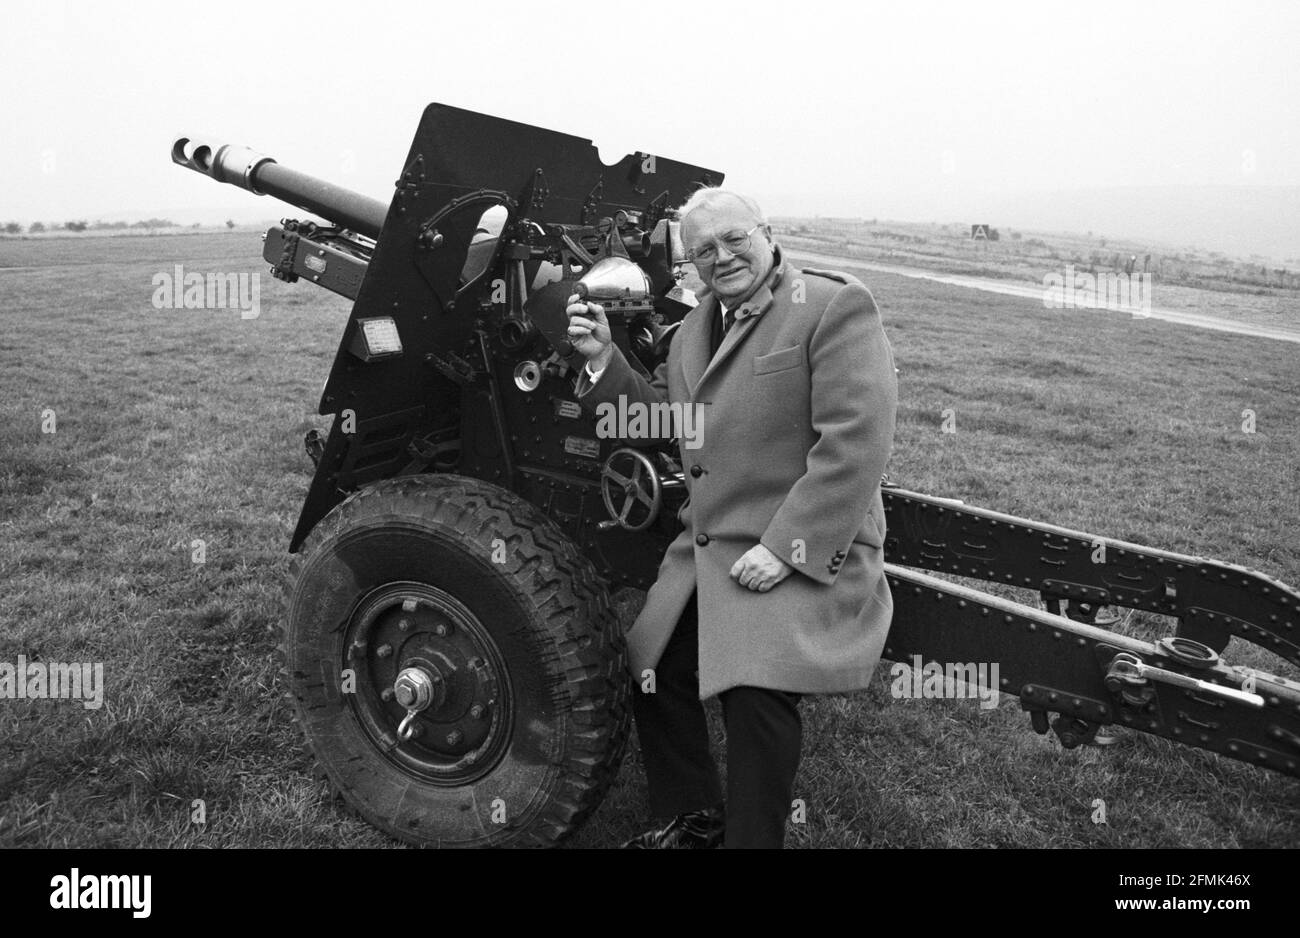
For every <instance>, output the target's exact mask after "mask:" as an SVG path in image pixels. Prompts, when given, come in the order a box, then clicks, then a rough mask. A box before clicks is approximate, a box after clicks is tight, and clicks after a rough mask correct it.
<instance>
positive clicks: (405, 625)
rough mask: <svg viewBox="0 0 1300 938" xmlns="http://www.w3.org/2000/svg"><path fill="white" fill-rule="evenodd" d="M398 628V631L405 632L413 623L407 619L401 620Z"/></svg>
mask: <svg viewBox="0 0 1300 938" xmlns="http://www.w3.org/2000/svg"><path fill="white" fill-rule="evenodd" d="M397 627H398V629H400V630H401V631H403V632H405V631H406V630H407V629H409V628H410V627H411V623H410V622H408V621H407V620H406V619H399V620H398V621H397Z"/></svg>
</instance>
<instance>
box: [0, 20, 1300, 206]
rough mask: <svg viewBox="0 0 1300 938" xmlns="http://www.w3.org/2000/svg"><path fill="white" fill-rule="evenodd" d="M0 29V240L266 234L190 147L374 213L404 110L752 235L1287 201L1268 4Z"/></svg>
mask: <svg viewBox="0 0 1300 938" xmlns="http://www.w3.org/2000/svg"><path fill="white" fill-rule="evenodd" d="M0 10H2V11H3V12H0V16H2V17H3V27H2V31H0V68H2V69H3V70H4V88H5V90H4V93H3V96H0V133H3V135H4V137H3V145H2V146H0V221H4V220H8V219H10V218H13V219H17V220H22V221H24V222H28V221H31V220H34V219H46V220H62V219H65V218H70V217H89V218H91V219H93V218H95V217H96V216H104V215H110V214H114V213H128V214H129V213H132V212H137V211H138V212H153V211H155V210H164V209H165V210H168V211H173V212H175V211H178V210H180V209H182V208H190V207H193V209H194V211H196V212H198V211H199V210H200V209H201V210H202V211H203V212H204V213H205V217H207V216H208V214H209V213H211V212H213V211H216V212H228V213H229V214H231V215H233V216H235V217H238V218H248V217H250V216H252V217H273V216H277V215H279V214H280V208H279V207H278V206H273V205H271V203H270V201H269V200H265V199H263V200H255V199H254V198H253V197H252V196H249V195H247V194H243V193H240V192H238V191H237V190H234V189H231V188H229V187H218V186H217V185H216V184H214V183H211V182H206V181H205V180H203V179H201V178H200V177H198V176H196V175H194V174H192V173H187V172H185V171H183V170H181V169H179V168H177V167H173V166H172V165H171V163H170V160H169V157H168V151H169V146H170V143H171V141H172V139H173V138H174V137H175V136H177V135H178V134H183V133H197V132H208V133H212V134H215V135H218V136H221V137H224V138H227V139H228V140H229V141H230V142H237V143H244V144H247V145H249V146H252V147H254V148H256V149H259V150H262V151H264V152H266V153H268V154H270V155H272V156H275V157H276V158H277V159H279V161H280V162H282V163H285V164H288V165H291V166H295V167H296V168H299V169H302V170H305V171H308V172H312V173H315V174H317V175H320V176H324V177H326V178H328V179H331V180H333V181H336V182H338V183H340V184H343V185H347V186H350V187H352V188H355V189H358V190H360V191H363V192H366V193H368V194H371V195H375V196H378V197H380V198H382V199H384V200H385V201H386V200H387V199H388V197H389V194H390V193H391V187H392V181H393V179H394V178H395V175H396V172H397V170H398V169H399V168H400V163H401V161H402V158H403V157H404V155H405V153H406V149H407V147H408V145H409V143H410V138H411V134H412V132H413V130H414V128H415V124H416V121H417V119H418V117H419V114H420V112H421V110H422V108H423V107H424V105H425V104H427V103H428V102H430V101H440V102H444V103H447V104H452V105H456V106H458V107H464V108H469V109H471V110H476V111H482V112H486V113H489V114H495V115H498V116H501V117H507V118H510V119H513V120H518V121H523V122H526V123H532V124H538V125H541V126H546V127H551V128H554V129H556V130H562V131H565V132H568V133H573V134H577V135H580V136H583V137H590V138H592V139H593V140H594V141H595V142H596V144H597V145H598V146H599V147H600V148H601V151H602V154H603V155H604V157H605V159H606V160H607V161H612V160H613V159H614V158H615V157H617V156H621V155H622V154H623V153H626V152H628V151H630V150H637V149H640V150H644V151H648V152H653V153H657V154H662V155H665V156H669V157H673V158H677V159H681V160H684V161H687V162H693V163H698V164H701V165H704V166H710V167H716V168H719V169H722V170H724V171H725V172H726V173H727V175H728V183H729V184H731V185H734V186H735V187H737V188H740V189H743V190H745V191H748V192H750V193H752V194H753V195H754V196H755V197H757V198H758V199H759V200H760V202H762V203H763V204H764V207H765V208H766V209H767V210H768V211H769V212H770V213H773V214H814V213H820V214H839V215H861V216H867V217H871V216H882V217H894V218H913V219H916V220H940V221H951V220H957V219H960V218H961V217H962V215H961V213H962V212H964V211H970V210H973V209H974V210H977V208H975V207H977V206H979V205H980V204H981V200H983V199H985V198H986V197H991V195H992V194H999V193H1000V194H1006V193H1025V192H1035V191H1040V190H1041V191H1046V190H1056V189H1069V188H1093V187H1114V186H1152V185H1162V186H1163V185H1227V186H1283V185H1285V186H1296V185H1298V184H1300V51H1297V37H1298V36H1300V3H1296V2H1278V3H1266V2H1249V0H1247V2H1240V0H1239V2H1233V3H1227V2H1224V3H1201V2H1140V3H1134V2H1131V0H1130V2H1125V3H1105V2H1089V3H1076V4H1068V5H1066V4H1059V5H1058V4H1051V3H1045V2H1041V0H1040V2H1025V3H1011V2H1006V3H1001V2H988V0H985V2H981V3H970V2H961V3H957V2H954V3H933V4H928V3H914V2H908V3H889V4H880V5H876V4H862V5H855V4H850V3H848V2H843V0H842V2H839V3H834V4H830V3H826V4H821V3H817V2H807V0H804V2H799V3H791V4H785V5H782V6H777V5H761V6H760V5H758V4H750V5H743V4H724V3H720V2H718V3H691V4H675V3H649V2H640V3H635V4H628V5H626V6H615V5H612V4H603V3H591V4H558V3H549V2H534V3H530V4H512V3H505V2H499V0H496V2H485V0H477V2H470V0H466V2H460V3H456V4H446V3H436V2H420V3H410V4H392V5H389V4H386V3H383V2H379V0H369V2H365V3H351V4H343V3H330V2H314V3H276V2H267V0H263V2H259V3H241V2H237V0H224V2H220V3H188V4H180V3H175V2H172V3H142V2H131V3H90V2H78V0H69V2H65V3H57V2H49V0H42V2H32V3H27V2H14V0H4V2H3V4H2V5H0ZM660 11H663V12H662V13H661V12H660ZM223 189H224V190H225V191H224V192H223V191H222V190H223ZM196 217H197V216H196ZM176 220H177V221H180V222H187V221H189V220H190V219H188V218H185V217H179V218H176Z"/></svg>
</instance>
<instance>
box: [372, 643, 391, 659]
mask: <svg viewBox="0 0 1300 938" xmlns="http://www.w3.org/2000/svg"><path fill="white" fill-rule="evenodd" d="M392 653H393V646H392V645H380V646H379V647H378V648H376V649H375V654H377V655H378V656H379V657H381V658H387V657H388V656H389V655H391V654H392Z"/></svg>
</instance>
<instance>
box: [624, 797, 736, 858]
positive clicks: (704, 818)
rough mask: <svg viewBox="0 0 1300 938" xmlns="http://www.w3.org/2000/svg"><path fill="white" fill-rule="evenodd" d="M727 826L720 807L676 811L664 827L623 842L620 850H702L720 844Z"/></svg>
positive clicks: (719, 845)
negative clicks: (683, 811) (677, 813)
mask: <svg viewBox="0 0 1300 938" xmlns="http://www.w3.org/2000/svg"><path fill="white" fill-rule="evenodd" d="M726 829H727V819H726V815H725V814H724V813H723V810H722V808H721V807H714V808H705V809H704V810H703V811H691V812H689V813H687V814H679V815H677V817H675V818H673V819H672V820H671V821H669V822H668V825H667V826H666V827H661V828H659V829H658V830H651V831H646V832H645V833H644V834H639V835H637V836H636V837H633V838H632V839H631V840H629V841H628V842H627V843H625V844H623V849H624V850H703V849H708V848H710V847H721V846H722V835H723V833H725V831H726Z"/></svg>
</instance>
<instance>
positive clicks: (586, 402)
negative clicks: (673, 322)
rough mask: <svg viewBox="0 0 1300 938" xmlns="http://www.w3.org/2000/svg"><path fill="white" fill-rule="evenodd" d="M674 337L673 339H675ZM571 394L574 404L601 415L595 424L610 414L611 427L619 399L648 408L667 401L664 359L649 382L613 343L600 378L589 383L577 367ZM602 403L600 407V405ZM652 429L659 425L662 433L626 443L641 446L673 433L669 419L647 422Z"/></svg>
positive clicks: (601, 421)
mask: <svg viewBox="0 0 1300 938" xmlns="http://www.w3.org/2000/svg"><path fill="white" fill-rule="evenodd" d="M676 338H677V337H676V336H673V339H674V340H676ZM574 395H575V396H576V397H577V399H578V403H579V404H581V405H582V406H583V407H584V408H586V409H587V410H589V411H591V412H592V413H594V414H595V415H596V416H597V417H598V418H601V420H600V421H598V423H597V427H598V428H599V427H600V426H601V424H602V423H603V422H604V419H605V416H604V415H605V414H607V413H608V414H610V416H612V417H613V419H612V421H611V423H612V424H613V426H617V425H618V421H617V416H616V415H617V411H616V410H615V408H617V407H618V405H619V400H620V398H621V399H622V401H623V405H624V406H625V407H626V406H627V405H628V404H633V403H636V404H642V405H645V406H648V407H652V406H656V405H659V404H662V403H665V402H667V401H668V358H667V357H665V359H664V360H663V361H662V362H660V364H659V367H658V368H656V369H655V373H654V375H653V376H652V377H651V378H650V380H649V381H647V380H646V379H645V377H644V376H643V375H642V374H641V373H640V372H638V371H637V370H636V369H634V368H633V367H632V366H631V365H629V364H628V361H627V359H626V358H625V357H624V356H623V352H622V350H621V349H620V348H619V347H618V346H617V345H615V346H614V355H613V357H611V358H610V360H609V364H608V365H606V366H605V370H604V371H603V372H602V373H601V376H600V380H598V381H596V383H595V384H592V382H591V379H590V378H589V377H587V369H586V368H585V367H584V368H580V369H579V370H578V383H577V384H576V385H575V386H574ZM602 405H603V406H602ZM651 426H653V427H655V428H659V427H662V428H663V429H664V430H665V431H668V432H665V433H661V434H660V435H659V436H652V437H646V438H645V439H637V440H630V441H628V442H631V443H635V444H638V445H645V444H646V442H647V440H649V441H652V442H653V441H658V440H671V439H674V438H675V437H674V435H673V433H672V432H671V424H670V422H669V421H666V420H665V421H657V422H654V423H652V424H651Z"/></svg>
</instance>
